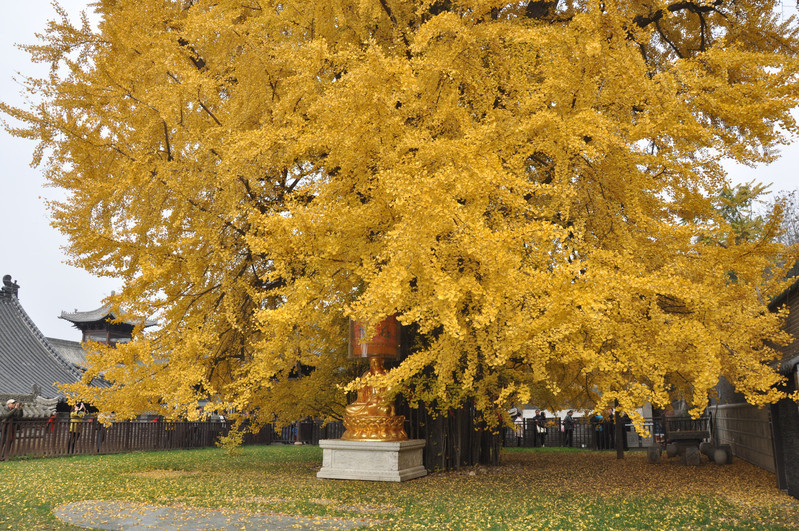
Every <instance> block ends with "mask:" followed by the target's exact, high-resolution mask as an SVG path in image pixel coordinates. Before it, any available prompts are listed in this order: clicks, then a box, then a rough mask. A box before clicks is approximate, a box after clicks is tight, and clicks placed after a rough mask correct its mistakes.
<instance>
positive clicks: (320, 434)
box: [0, 418, 343, 459]
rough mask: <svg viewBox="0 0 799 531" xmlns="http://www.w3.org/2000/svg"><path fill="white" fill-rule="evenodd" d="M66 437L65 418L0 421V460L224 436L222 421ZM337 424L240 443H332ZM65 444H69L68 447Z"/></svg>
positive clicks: (95, 426)
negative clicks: (328, 441)
mask: <svg viewBox="0 0 799 531" xmlns="http://www.w3.org/2000/svg"><path fill="white" fill-rule="evenodd" d="M76 427H77V432H75V431H73V432H72V433H73V434H74V433H78V435H77V436H75V435H70V420H69V419H68V418H53V419H47V418H43V419H20V420H16V421H12V422H10V423H9V422H8V421H6V422H0V459H12V458H15V457H47V456H65V455H72V454H83V455H86V454H112V453H124V452H132V451H144V450H172V449H188V448H206V447H210V446H214V445H215V444H216V442H217V441H218V440H219V437H221V436H225V435H227V434H228V431H229V429H230V425H229V424H228V423H226V422H224V421H200V422H190V421H179V422H170V421H162V420H156V421H141V420H137V421H125V422H113V423H112V424H110V425H109V426H104V425H103V424H102V423H100V422H97V421H96V420H94V419H91V420H86V421H83V422H81V423H80V424H77V425H76ZM342 433H343V426H341V424H340V423H329V424H327V425H323V424H322V423H321V422H319V421H307V422H296V423H294V424H292V425H290V426H287V427H283V428H277V429H276V428H275V426H274V425H272V424H267V425H265V426H264V427H263V428H262V429H261V430H260V431H258V432H257V433H246V434H245V436H244V444H271V443H285V444H293V443H300V444H319V439H320V438H321V439H326V438H330V439H337V438H340V437H341V434H342ZM71 439H75V440H74V444H73V442H72V440H71Z"/></svg>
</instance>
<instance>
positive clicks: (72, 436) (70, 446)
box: [67, 402, 86, 454]
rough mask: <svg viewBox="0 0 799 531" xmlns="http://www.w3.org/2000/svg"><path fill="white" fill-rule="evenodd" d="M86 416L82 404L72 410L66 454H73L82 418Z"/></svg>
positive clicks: (84, 407)
mask: <svg viewBox="0 0 799 531" xmlns="http://www.w3.org/2000/svg"><path fill="white" fill-rule="evenodd" d="M85 415H86V406H85V405H84V403H83V402H81V403H80V405H79V406H78V405H76V406H75V407H73V408H72V413H70V414H69V439H68V441H67V453H69V454H74V453H75V443H77V442H78V439H79V438H80V431H81V423H82V422H83V417H84V416H85Z"/></svg>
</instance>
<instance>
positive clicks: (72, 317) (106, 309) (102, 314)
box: [58, 305, 158, 327]
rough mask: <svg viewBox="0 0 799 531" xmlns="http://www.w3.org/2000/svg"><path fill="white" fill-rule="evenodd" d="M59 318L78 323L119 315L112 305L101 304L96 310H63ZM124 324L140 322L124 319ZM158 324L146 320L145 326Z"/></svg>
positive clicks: (113, 317)
mask: <svg viewBox="0 0 799 531" xmlns="http://www.w3.org/2000/svg"><path fill="white" fill-rule="evenodd" d="M58 318H59V319H64V320H65V321H69V322H70V323H72V324H74V325H77V324H78V323H94V322H97V321H105V320H106V319H108V320H114V319H116V318H117V316H116V315H115V314H114V312H112V311H111V305H106V306H101V307H99V308H97V309H96V310H91V311H88V312H79V311H77V310H75V311H74V312H64V311H62V312H61V315H59V316H58ZM122 323H123V324H128V325H130V326H136V325H137V324H139V323H138V322H137V321H122ZM156 324H158V323H157V322H156V321H150V320H147V321H145V322H144V326H145V327H147V326H154V325H156Z"/></svg>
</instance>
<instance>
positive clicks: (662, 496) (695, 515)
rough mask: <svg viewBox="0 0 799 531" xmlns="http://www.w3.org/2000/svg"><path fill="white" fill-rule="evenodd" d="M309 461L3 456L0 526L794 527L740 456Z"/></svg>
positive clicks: (218, 453) (797, 518) (788, 508)
mask: <svg viewBox="0 0 799 531" xmlns="http://www.w3.org/2000/svg"><path fill="white" fill-rule="evenodd" d="M321 458H322V454H321V450H320V449H319V448H318V447H310V446H302V447H295V446H251V447H246V448H243V449H241V450H240V451H239V452H238V453H236V454H232V455H231V454H229V453H228V452H226V451H225V450H222V449H204V450H189V451H172V452H150V453H134V454H122V455H106V456H78V457H72V458H57V459H56V458H54V459H29V460H17V461H11V462H2V463H0V478H2V480H3V487H4V490H5V496H4V500H3V502H2V503H0V529H15V530H26V529H47V530H50V529H79V528H80V527H76V526H74V525H71V524H70V523H69V522H72V523H74V524H78V525H80V526H81V527H84V528H85V527H92V528H96V529H133V528H138V529H143V528H147V526H153V527H152V528H153V529H156V528H164V527H165V522H171V523H170V525H171V526H172V527H171V528H172V529H265V528H271V529H375V530H377V529H381V530H382V529H385V530H399V529H403V530H404V529H475V530H478V529H479V530H484V529H485V530H488V529H497V530H500V529H508V530H516V529H518V530H527V529H597V530H600V529H601V530H606V529H799V500H797V499H795V498H791V497H789V496H787V495H786V494H784V493H782V492H780V491H779V490H777V489H776V487H775V478H774V475H773V474H770V473H768V472H765V471H763V470H761V469H759V468H756V467H754V466H752V465H749V464H748V463H745V462H743V461H740V460H736V462H735V463H733V464H732V465H726V466H718V465H715V464H712V463H709V462H707V461H704V462H703V464H702V465H701V466H698V467H686V466H684V465H682V464H680V462H679V460H678V459H676V458H675V459H673V460H668V459H665V458H664V461H663V462H661V463H660V464H658V465H653V464H650V463H648V461H647V458H646V455H645V454H644V453H628V454H627V455H626V458H625V459H623V460H617V459H616V455H615V452H590V451H583V450H563V449H557V448H552V449H550V448H542V449H508V450H505V451H504V452H503V455H502V464H501V465H500V466H498V467H491V468H487V467H468V468H464V469H463V470H461V471H453V472H444V473H434V474H431V475H429V476H427V477H425V478H421V479H418V480H413V481H409V482H406V483H401V484H395V483H370V482H356V481H336V480H318V479H316V472H317V470H318V469H319V467H320V466H321ZM137 526H138V527H137ZM267 526H268V527H267Z"/></svg>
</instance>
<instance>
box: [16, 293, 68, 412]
mask: <svg viewBox="0 0 799 531" xmlns="http://www.w3.org/2000/svg"><path fill="white" fill-rule="evenodd" d="M80 378H81V373H80V371H79V370H78V369H77V368H76V367H74V366H73V365H72V364H71V363H70V362H69V361H68V360H66V359H65V358H64V357H62V356H61V355H60V354H59V353H58V352H57V351H56V350H55V349H54V348H53V346H52V345H51V344H50V343H49V342H48V341H47V339H45V337H44V335H42V333H41V331H40V330H39V328H38V327H37V326H36V325H35V324H34V323H33V321H31V319H30V317H29V316H28V314H27V313H26V312H25V310H24V309H23V308H22V306H21V305H20V303H19V299H17V295H16V293H12V292H9V291H2V292H0V394H8V395H30V394H38V395H41V396H43V397H45V398H55V397H59V396H64V394H63V393H62V392H61V391H60V390H59V389H58V388H57V387H56V386H55V382H58V383H74V382H76V381H78V380H80Z"/></svg>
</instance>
